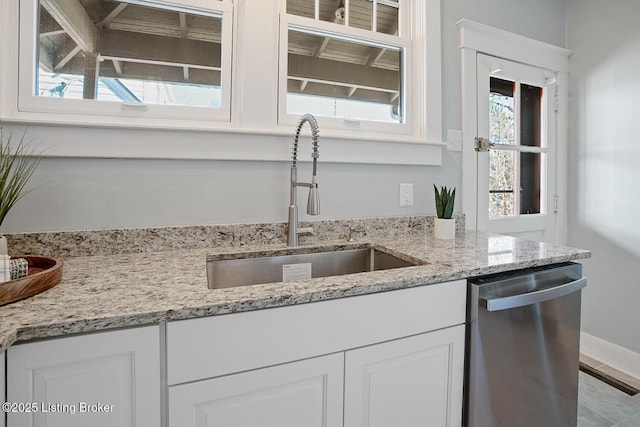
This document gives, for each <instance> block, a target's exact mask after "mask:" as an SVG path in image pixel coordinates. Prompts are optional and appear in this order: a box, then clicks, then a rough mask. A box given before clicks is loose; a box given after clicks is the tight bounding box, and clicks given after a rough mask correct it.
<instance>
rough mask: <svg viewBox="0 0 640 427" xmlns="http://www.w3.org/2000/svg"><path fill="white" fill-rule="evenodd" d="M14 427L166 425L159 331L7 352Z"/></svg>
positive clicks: (63, 341)
mask: <svg viewBox="0 0 640 427" xmlns="http://www.w3.org/2000/svg"><path fill="white" fill-rule="evenodd" d="M7 367H8V371H7V382H8V398H9V401H10V402H33V403H35V404H36V407H35V408H34V410H32V411H31V412H30V413H25V412H22V413H20V412H16V413H9V414H8V418H7V421H8V425H10V426H12V427H27V426H29V427H32V426H42V427H44V426H46V427H58V426H59V427H87V426H91V427H103V426H104V427H116V426H119V427H124V426H138V427H142V426H149V427H157V426H159V425H160V332H159V329H158V327H157V326H154V327H144V328H135V329H128V330H121V331H114V332H101V333H95V334H88V335H78V336H73V337H66V338H59V339H52V340H48V341H40V342H34V343H26V344H20V345H16V346H14V347H11V348H9V350H8V351H7Z"/></svg>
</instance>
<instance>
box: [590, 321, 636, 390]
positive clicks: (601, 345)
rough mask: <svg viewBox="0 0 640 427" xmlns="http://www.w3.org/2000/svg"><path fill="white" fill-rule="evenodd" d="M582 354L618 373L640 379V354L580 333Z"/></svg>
mask: <svg viewBox="0 0 640 427" xmlns="http://www.w3.org/2000/svg"><path fill="white" fill-rule="evenodd" d="M580 352H581V353H583V354H585V355H586V356H589V357H591V358H593V359H596V360H598V361H600V362H602V363H604V364H605V365H607V366H610V367H612V368H614V369H617V370H618V371H620V372H622V373H625V374H627V375H631V376H632V377H634V378H638V379H640V354H638V353H635V352H633V351H631V350H629V349H627V348H624V347H621V346H619V345H617V344H613V343H610V342H609V341H605V340H603V339H602V338H598V337H595V336H593V335H590V334H587V333H586V332H580Z"/></svg>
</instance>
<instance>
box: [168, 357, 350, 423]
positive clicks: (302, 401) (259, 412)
mask: <svg viewBox="0 0 640 427" xmlns="http://www.w3.org/2000/svg"><path fill="white" fill-rule="evenodd" d="M343 364H344V357H343V354H342V353H339V354H333V355H328V356H322V357H316V358H312V359H307V360H302V361H298V362H291V363H287V364H284V365H278V366H272V367H268V368H262V369H258V370H254V371H248V372H242V373H238V374H234V375H228V376H223V377H219V378H213V379H209V380H203V381H198V382H196V383H190V384H185V385H179V386H175V387H171V388H170V390H169V400H170V402H171V406H170V410H169V420H170V421H169V425H170V426H179V427H191V426H192V427H218V426H225V427H238V426H247V427H249V426H264V427H271V426H273V427H300V426H304V427H323V426H340V425H342V390H343V377H342V370H343Z"/></svg>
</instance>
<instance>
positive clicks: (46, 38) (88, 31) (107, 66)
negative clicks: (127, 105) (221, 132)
mask: <svg viewBox="0 0 640 427" xmlns="http://www.w3.org/2000/svg"><path fill="white" fill-rule="evenodd" d="M39 11H40V13H39V25H38V32H39V34H38V35H39V40H40V42H39V46H38V59H39V69H38V70H37V73H36V76H35V78H36V95H37V96H43V97H59V98H77V99H94V100H100V101H116V102H132V103H145V104H162V105H185V106H198V107H210V108H219V107H220V106H221V87H220V74H221V71H222V64H221V61H222V54H221V51H222V50H221V44H222V37H221V34H222V31H221V30H222V18H221V17H220V16H212V15H209V14H207V15H199V14H194V13H191V12H190V13H187V12H181V11H179V10H165V9H161V8H155V7H142V6H138V5H134V4H129V3H122V2H116V1H109V0H93V1H77V2H67V3H65V2H62V3H61V2H49V1H48V2H44V1H42V2H41V3H40V9H39ZM79 28H80V29H79Z"/></svg>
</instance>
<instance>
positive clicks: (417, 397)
mask: <svg viewBox="0 0 640 427" xmlns="http://www.w3.org/2000/svg"><path fill="white" fill-rule="evenodd" d="M463 366H464V325H459V326H454V327H450V328H446V329H441V330H438V331H434V332H429V333H425V334H421V335H415V336H412V337H408V338H402V339H398V340H395V341H389V342H385V343H381V344H376V345H372V346H368V347H363V348H360V349H356V350H351V351H347V352H346V357H345V402H344V403H345V415H344V426H345V427H389V426H394V427H413V426H415V427H418V426H429V427H439V426H443V427H445V426H447V427H450V426H460V425H461V424H462V384H463Z"/></svg>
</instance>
